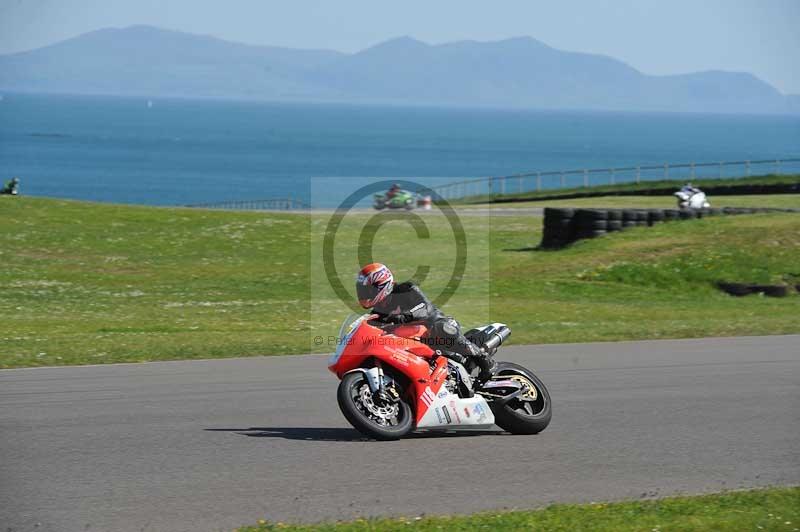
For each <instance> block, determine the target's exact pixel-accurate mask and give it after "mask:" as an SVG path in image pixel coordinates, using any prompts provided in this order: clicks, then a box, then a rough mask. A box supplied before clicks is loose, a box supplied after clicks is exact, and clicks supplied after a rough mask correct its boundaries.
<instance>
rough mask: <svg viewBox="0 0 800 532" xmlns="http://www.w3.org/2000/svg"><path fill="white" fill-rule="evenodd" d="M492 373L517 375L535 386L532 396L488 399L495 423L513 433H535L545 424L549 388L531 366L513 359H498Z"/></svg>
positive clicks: (549, 408)
mask: <svg viewBox="0 0 800 532" xmlns="http://www.w3.org/2000/svg"><path fill="white" fill-rule="evenodd" d="M495 375H496V376H503V377H507V378H514V377H515V376H516V377H517V378H520V379H521V380H523V381H524V382H527V383H529V384H530V385H533V387H534V388H535V389H536V399H535V400H529V401H523V400H520V399H512V400H510V401H509V402H507V403H505V404H500V403H496V402H492V403H490V406H491V408H492V412H493V413H494V422H495V424H496V425H497V426H498V427H500V428H501V429H503V430H507V431H508V432H510V433H512V434H538V433H539V432H541V431H543V430H544V429H545V428H547V425H549V424H550V419H551V418H552V416H553V408H552V401H551V400H550V392H548V391H547V388H546V387H545V385H544V383H543V382H542V381H541V379H539V377H537V376H536V375H534V374H533V372H532V371H531V370H529V369H527V368H525V367H523V366H520V365H519V364H514V363H512V362H498V363H497V370H496V371H495ZM531 395H532V394H531ZM529 397H530V395H529ZM526 403H527V404H526Z"/></svg>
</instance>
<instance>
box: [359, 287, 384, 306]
mask: <svg viewBox="0 0 800 532" xmlns="http://www.w3.org/2000/svg"><path fill="white" fill-rule="evenodd" d="M380 292H381V288H380V287H378V286H375V285H374V284H363V283H358V282H357V283H356V295H357V296H358V302H359V303H360V304H361V306H362V307H364V308H369V307H372V306H374V305H375V298H377V297H378V294H379V293H380Z"/></svg>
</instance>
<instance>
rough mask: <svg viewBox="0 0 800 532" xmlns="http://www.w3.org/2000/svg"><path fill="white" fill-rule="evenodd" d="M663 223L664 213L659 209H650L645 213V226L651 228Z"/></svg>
mask: <svg viewBox="0 0 800 532" xmlns="http://www.w3.org/2000/svg"><path fill="white" fill-rule="evenodd" d="M663 221H664V211H663V210H661V209H650V210H649V211H647V225H650V226H653V225H655V224H658V223H661V222H663Z"/></svg>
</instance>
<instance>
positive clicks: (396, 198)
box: [372, 190, 417, 211]
mask: <svg viewBox="0 0 800 532" xmlns="http://www.w3.org/2000/svg"><path fill="white" fill-rule="evenodd" d="M373 199H374V203H373V204H372V206H373V207H375V209H376V210H379V211H380V210H383V209H406V210H409V211H410V210H411V209H413V208H414V207H415V206H416V203H417V200H416V197H415V195H414V194H412V193H411V192H409V191H407V190H399V191H397V192H396V193H395V194H394V195H393V196H392V197H391V198H390V197H389V195H388V194H387V193H382V194H381V193H378V194H375V195H374V196H373Z"/></svg>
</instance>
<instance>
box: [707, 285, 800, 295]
mask: <svg viewBox="0 0 800 532" xmlns="http://www.w3.org/2000/svg"><path fill="white" fill-rule="evenodd" d="M717 288H719V289H720V290H722V291H723V292H725V293H726V294H729V295H732V296H736V297H742V296H747V295H750V294H764V295H765V296H768V297H786V296H788V295H789V287H788V286H785V285H779V284H778V285H761V284H744V283H717ZM798 290H799V291H800V287H799V288H798Z"/></svg>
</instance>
